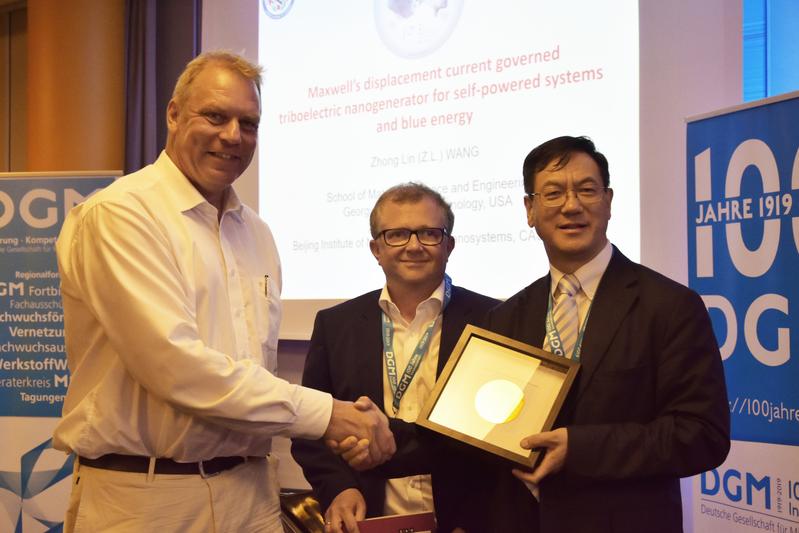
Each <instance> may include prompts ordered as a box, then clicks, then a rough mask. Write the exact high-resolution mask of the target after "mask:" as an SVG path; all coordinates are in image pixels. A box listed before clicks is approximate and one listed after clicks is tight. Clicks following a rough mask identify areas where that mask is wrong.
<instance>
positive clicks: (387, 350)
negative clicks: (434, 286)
mask: <svg viewBox="0 0 799 533" xmlns="http://www.w3.org/2000/svg"><path fill="white" fill-rule="evenodd" d="M451 297H452V279H451V278H450V277H449V276H448V275H446V274H444V302H443V303H442V305H441V313H440V314H439V316H441V315H443V314H444V308H446V307H447V304H448V303H449V300H450V298H451ZM437 321H438V317H436V318H434V319H433V321H432V322H430V325H429V326H427V329H425V332H424V333H423V334H422V337H421V338H420V339H419V342H418V343H417V344H416V348H415V349H414V350H413V355H411V360H410V361H408V366H406V367H405V371H404V372H403V373H402V378H400V379H399V381H398V380H397V359H396V356H395V355H394V322H393V321H392V320H391V318H390V317H389V316H388V315H387V314H386V313H383V358H384V359H385V361H386V372H387V373H388V383H389V385H391V395H392V397H393V400H392V407H393V408H394V414H395V415H396V414H397V412H398V411H399V407H400V400H402V396H403V395H404V394H405V391H406V390H408V386H410V384H411V381H412V380H413V376H415V375H416V371H417V370H419V365H420V364H421V363H422V357H424V354H426V353H427V349H428V348H429V346H430V338H431V337H432V336H433V327H434V326H435V325H436V322H437Z"/></svg>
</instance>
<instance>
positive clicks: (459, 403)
mask: <svg viewBox="0 0 799 533" xmlns="http://www.w3.org/2000/svg"><path fill="white" fill-rule="evenodd" d="M579 367H580V364H579V363H577V362H575V361H572V360H570V359H566V358H564V357H559V356H557V355H554V354H551V353H549V352H545V351H544V350H541V349H540V348H536V347H535V346H530V345H529V344H525V343H522V342H519V341H516V340H513V339H511V338H508V337H504V336H502V335H499V334H496V333H493V332H491V331H488V330H485V329H481V328H478V327H475V326H472V325H468V326H466V328H465V329H464V330H463V333H462V334H461V337H460V339H459V340H458V343H457V344H456V345H455V349H454V350H453V352H452V355H450V358H449V361H447V364H446V366H445V367H444V369H443V371H442V372H441V376H440V377H439V379H438V381H437V382H436V385H435V387H434V388H433V391H432V394H431V395H430V398H429V399H428V400H427V403H426V404H425V405H424V407H423V408H422V411H421V413H420V414H419V417H418V419H417V421H416V423H417V424H418V425H420V426H422V427H425V428H427V429H430V430H432V431H435V432H438V433H441V434H443V435H447V436H449V437H451V438H454V439H457V440H460V441H462V442H465V443H467V444H470V445H472V446H476V447H478V448H481V449H483V450H486V451H488V452H491V453H494V454H496V455H499V456H501V457H504V458H506V459H509V460H511V461H513V462H515V463H518V464H521V465H523V466H526V467H528V468H532V467H533V466H534V465H535V463H536V461H537V460H538V454H539V452H538V451H537V450H525V449H524V448H522V447H521V446H520V444H519V443H520V442H521V440H522V439H523V438H524V437H527V436H528V435H532V434H535V433H540V432H542V431H549V430H550V429H552V425H553V424H554V423H555V418H556V417H557V415H558V413H559V412H560V408H561V407H562V405H563V401H564V400H565V398H566V394H568V392H569V389H570V388H571V386H572V383H573V382H574V378H575V377H576V375H577V371H578V370H579Z"/></svg>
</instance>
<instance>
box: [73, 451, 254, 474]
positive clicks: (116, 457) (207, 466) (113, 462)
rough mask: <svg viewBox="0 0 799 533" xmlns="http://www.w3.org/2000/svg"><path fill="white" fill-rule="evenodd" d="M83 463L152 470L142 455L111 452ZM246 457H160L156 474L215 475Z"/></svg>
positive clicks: (141, 471) (80, 459)
mask: <svg viewBox="0 0 799 533" xmlns="http://www.w3.org/2000/svg"><path fill="white" fill-rule="evenodd" d="M78 460H79V461H80V464H81V465H85V466H90V467H92V468H101V469H103V470H116V471H118V472H139V473H143V474H146V473H147V472H149V471H150V458H149V457H142V456H140V455H121V454H118V453H109V454H107V455H101V456H100V457H98V458H97V459H87V458H86V457H80V458H79V459H78ZM246 460H247V458H245V457H214V458H213V459H208V460H207V461H199V462H197V463H178V462H177V461H173V460H172V459H165V458H158V459H156V460H155V473H156V474H182V475H187V474H188V475H191V474H194V475H199V476H203V477H208V476H213V475H215V474H218V473H220V472H224V471H225V470H230V469H231V468H233V467H234V466H238V465H240V464H241V463H243V462H245V461H246Z"/></svg>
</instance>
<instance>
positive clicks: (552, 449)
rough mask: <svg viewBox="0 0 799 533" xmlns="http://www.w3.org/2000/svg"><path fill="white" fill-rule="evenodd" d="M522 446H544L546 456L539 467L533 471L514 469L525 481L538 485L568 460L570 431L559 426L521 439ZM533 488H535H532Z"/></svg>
mask: <svg viewBox="0 0 799 533" xmlns="http://www.w3.org/2000/svg"><path fill="white" fill-rule="evenodd" d="M521 447H522V448H524V449H525V450H532V449H533V448H544V458H543V459H541V462H540V463H539V464H538V467H537V468H536V469H535V470H533V471H532V472H525V471H523V470H518V469H516V468H514V469H513V475H514V476H516V477H517V478H519V479H521V480H522V481H524V482H525V483H527V484H528V487H529V486H530V484H532V485H533V487H536V488H537V486H538V484H539V483H541V480H542V479H544V478H545V477H547V476H548V475H550V474H554V473H556V472H560V470H561V469H562V468H563V464H564V463H565V462H566V454H567V452H568V450H569V432H568V431H567V430H566V428H558V429H556V430H554V431H545V432H543V433H538V434H536V435H530V436H529V437H525V438H523V439H522V441H521ZM531 490H533V489H532V488H531Z"/></svg>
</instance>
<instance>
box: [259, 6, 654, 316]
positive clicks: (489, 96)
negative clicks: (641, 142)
mask: <svg viewBox="0 0 799 533" xmlns="http://www.w3.org/2000/svg"><path fill="white" fill-rule="evenodd" d="M261 5H262V9H261V10H260V17H261V20H260V34H259V61H260V63H261V64H262V65H263V66H264V68H265V76H264V84H263V92H262V101H263V112H262V121H261V128H260V135H259V141H260V147H259V150H260V152H259V161H260V167H259V168H260V184H259V187H260V189H259V190H260V192H259V195H260V198H259V202H260V214H261V216H262V217H263V218H264V219H265V220H266V221H267V222H268V223H269V225H270V226H271V228H272V230H273V232H274V234H275V238H276V240H277V243H278V246H279V250H280V254H281V258H282V261H283V278H284V286H283V298H284V300H319V299H325V300H331V299H347V298H351V297H353V296H356V295H358V294H361V293H363V292H366V291H368V290H372V289H376V288H379V287H382V285H383V284H384V282H385V278H384V276H383V273H382V271H381V270H380V267H379V266H378V265H377V262H376V261H375V260H374V258H373V257H372V255H371V253H370V252H369V240H370V238H371V237H370V234H369V213H370V211H371V209H372V207H373V205H374V202H375V200H376V199H377V197H378V196H379V195H380V194H381V193H382V192H383V191H384V190H385V189H387V188H388V187H391V186H392V185H395V184H397V183H400V182H406V181H419V182H423V183H425V184H427V185H428V186H430V187H432V188H434V189H436V190H438V191H440V192H441V193H442V195H443V196H444V198H445V199H446V200H447V201H449V202H450V203H451V204H452V207H453V210H454V212H455V228H454V231H453V235H454V237H455V240H456V245H455V250H454V252H453V254H452V256H451V257H450V261H449V265H448V272H449V274H450V275H451V276H452V278H453V281H454V283H455V284H457V285H462V286H465V287H468V288H470V289H473V290H476V291H479V292H482V293H485V294H489V295H492V296H495V297H498V298H507V297H508V296H510V295H512V294H513V293H515V292H516V291H518V290H520V289H521V288H522V287H524V286H526V285H528V284H529V283H531V282H532V281H533V280H535V279H536V278H538V277H540V276H542V275H544V274H546V272H547V268H548V263H547V259H546V254H545V253H544V248H543V245H542V244H541V242H540V240H539V239H538V237H537V235H536V233H535V231H534V230H533V229H531V228H529V227H528V226H527V221H526V215H525V211H524V202H523V198H524V189H523V186H522V176H521V169H522V162H523V160H524V158H525V156H526V155H527V154H528V153H529V151H530V150H531V149H532V148H533V147H535V146H536V145H538V144H539V143H541V142H543V141H546V140H548V139H550V138H552V137H556V136H560V135H587V136H589V137H591V138H592V139H593V140H594V141H595V142H596V144H597V147H598V148H599V150H600V151H602V152H603V153H605V155H606V156H607V157H608V160H609V161H610V174H611V186H612V187H613V189H614V198H613V207H612V219H611V221H610V228H609V236H610V239H611V240H612V241H613V242H614V243H616V244H617V245H619V246H620V247H621V248H622V249H623V250H624V252H625V254H627V255H628V256H630V257H631V258H633V259H638V256H639V248H640V246H639V227H640V224H639V187H638V173H639V163H638V129H639V126H638V2H637V0H621V1H620V0H602V1H600V0H580V1H577V0H567V1H559V2H552V1H543V0H541V1H537V0H535V1H534V0H528V1H524V2H521V1H497V2H467V1H465V0H373V1H365V0H364V1H357V2H325V1H310V2H309V1H293V2H292V1H269V0H263V1H262V2H261ZM310 319H311V320H312V319H313V317H311V318H310Z"/></svg>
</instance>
